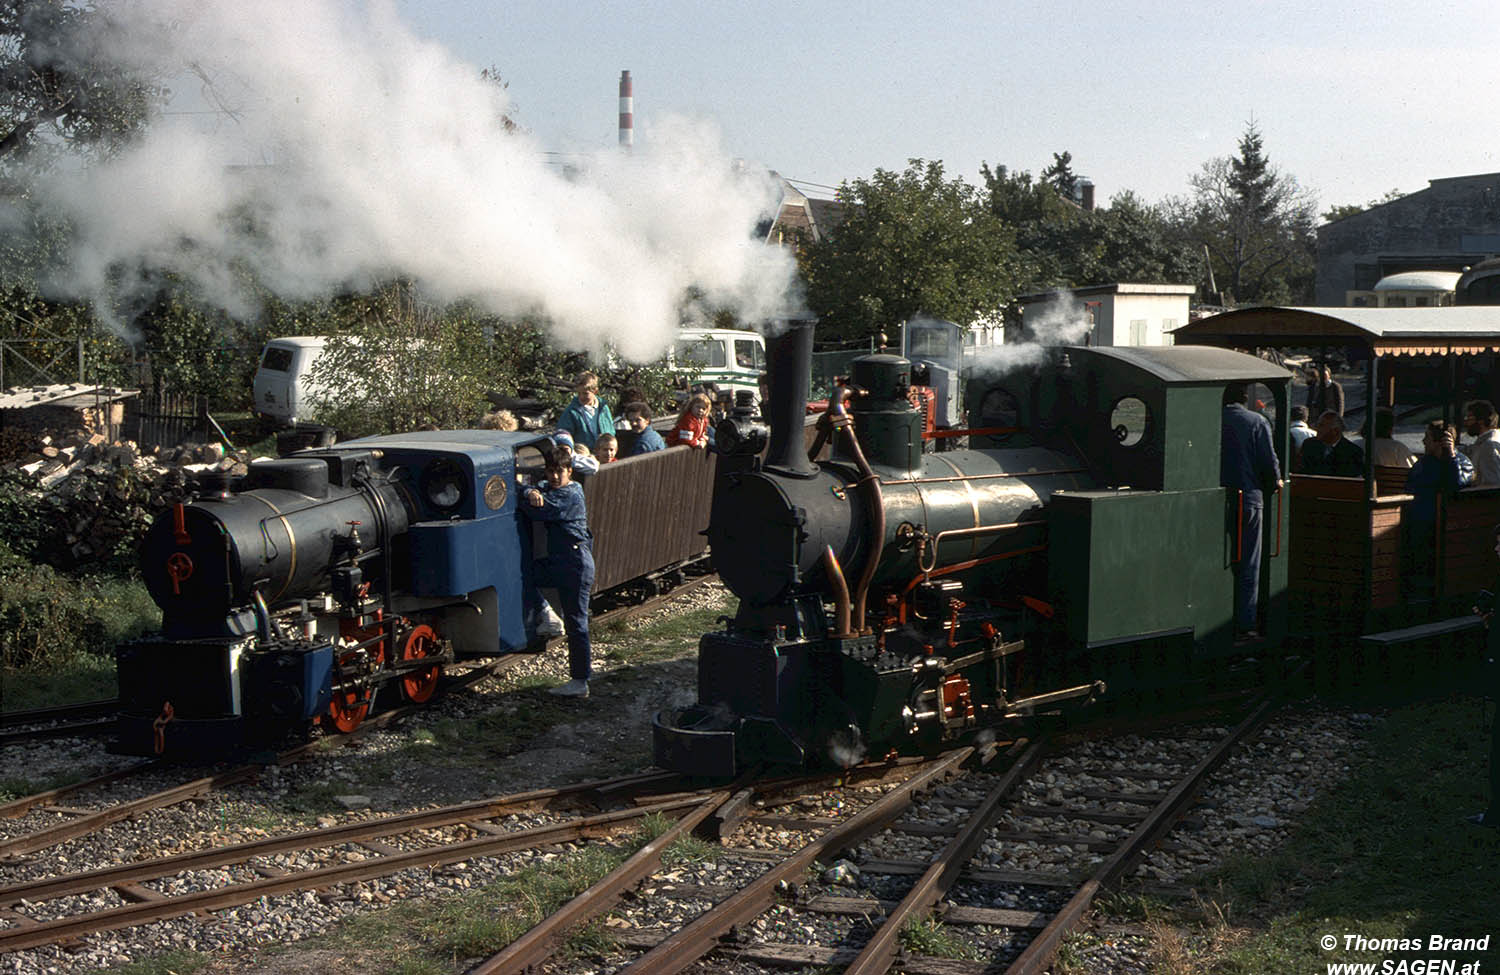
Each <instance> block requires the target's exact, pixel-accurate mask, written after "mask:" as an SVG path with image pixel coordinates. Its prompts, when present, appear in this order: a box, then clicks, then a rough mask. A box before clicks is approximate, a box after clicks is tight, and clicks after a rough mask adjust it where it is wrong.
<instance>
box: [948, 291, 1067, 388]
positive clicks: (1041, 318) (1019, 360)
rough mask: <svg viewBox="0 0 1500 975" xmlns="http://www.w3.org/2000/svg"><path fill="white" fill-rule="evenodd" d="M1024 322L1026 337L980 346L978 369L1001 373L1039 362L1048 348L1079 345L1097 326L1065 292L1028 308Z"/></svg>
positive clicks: (978, 371) (980, 372)
mask: <svg viewBox="0 0 1500 975" xmlns="http://www.w3.org/2000/svg"><path fill="white" fill-rule="evenodd" d="M1025 325H1026V338H1025V341H1022V342H1016V343H1007V344H1005V345H990V346H983V347H981V348H980V349H978V350H977V351H976V353H975V356H974V365H973V368H974V371H975V373H976V374H980V375H992V376H1000V375H1004V374H1005V373H1007V372H1012V371H1014V370H1016V369H1029V368H1033V367H1035V366H1039V365H1041V364H1042V362H1043V361H1045V359H1046V356H1047V349H1049V348H1051V347H1053V346H1058V345H1076V344H1078V343H1079V342H1081V341H1083V339H1084V337H1085V336H1087V335H1088V333H1089V331H1090V330H1091V329H1092V328H1093V327H1094V324H1093V322H1091V321H1090V320H1089V317H1088V314H1087V313H1086V312H1085V311H1084V310H1083V309H1081V308H1079V307H1078V306H1077V304H1076V303H1074V302H1072V301H1070V300H1068V299H1067V298H1066V297H1064V296H1062V295H1059V296H1058V297H1057V298H1056V300H1053V301H1048V302H1046V303H1045V304H1041V305H1033V306H1032V307H1030V308H1028V309H1027V310H1026V319H1025Z"/></svg>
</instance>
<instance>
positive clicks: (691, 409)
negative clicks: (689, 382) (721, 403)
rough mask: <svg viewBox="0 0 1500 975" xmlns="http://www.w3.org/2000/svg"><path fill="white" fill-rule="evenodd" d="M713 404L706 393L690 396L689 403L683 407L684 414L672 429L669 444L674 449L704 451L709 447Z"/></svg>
mask: <svg viewBox="0 0 1500 975" xmlns="http://www.w3.org/2000/svg"><path fill="white" fill-rule="evenodd" d="M712 407H713V403H712V402H711V401H710V400H709V398H708V396H707V395H706V394H704V393H694V394H693V395H691V396H689V397H688V399H687V402H686V403H684V404H683V405H682V412H681V413H680V414H678V416H677V425H676V426H675V427H673V428H672V435H671V437H669V438H668V441H667V442H668V443H669V444H670V445H671V446H673V447H697V448H699V449H702V448H704V447H707V446H708V411H709V410H710V409H711V408H712Z"/></svg>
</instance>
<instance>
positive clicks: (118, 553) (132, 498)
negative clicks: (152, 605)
mask: <svg viewBox="0 0 1500 975" xmlns="http://www.w3.org/2000/svg"><path fill="white" fill-rule="evenodd" d="M12 429H13V428H6V430H5V431H4V433H3V434H0V458H3V457H5V456H6V453H5V452H6V450H7V449H8V448H9V449H10V451H11V456H10V459H9V460H8V461H6V460H0V466H3V467H4V468H5V469H6V470H7V471H8V472H9V473H8V476H6V477H5V479H4V480H5V482H6V488H7V490H9V491H12V492H19V493H22V494H24V495H25V496H26V497H27V499H28V500H29V502H30V503H29V504H27V505H26V507H27V508H28V509H29V510H28V511H27V517H29V518H31V519H34V520H35V522H34V524H32V525H30V526H28V528H29V531H28V532H27V533H26V535H27V537H31V538H35V539H39V540H38V541H37V543H36V545H35V550H34V551H32V552H31V553H30V554H31V556H32V558H33V559H35V560H36V561H44V562H47V563H49V564H51V565H53V566H56V567H57V568H61V569H68V570H76V569H88V568H92V567H96V566H97V564H99V563H110V564H112V565H121V564H125V563H128V562H129V561H130V560H131V552H132V550H133V548H134V546H135V544H136V543H137V542H138V541H139V539H140V536H141V535H142V534H143V533H144V531H145V529H146V528H147V526H149V525H150V523H151V521H152V519H153V518H155V517H156V515H157V514H159V513H160V512H162V511H165V510H167V509H168V508H170V507H171V506H172V505H173V504H175V503H177V502H179V501H184V500H187V499H188V498H189V497H190V495H191V494H192V492H193V489H194V486H195V485H194V477H195V476H196V475H197V474H199V473H202V472H205V471H223V472H227V473H230V474H243V473H245V470H246V464H247V462H248V457H247V456H246V455H245V454H244V453H243V452H239V453H226V452H225V450H224V448H223V446H222V445H221V444H217V443H215V444H194V445H187V446H183V447H175V448H168V449H165V450H158V451H153V452H151V453H146V454H143V453H142V452H141V450H140V448H139V447H137V445H136V444H135V443H134V442H132V441H123V442H119V443H110V442H107V441H106V440H105V438H104V437H102V436H100V435H99V434H93V435H86V434H70V435H68V436H65V437H61V438H54V437H51V436H46V435H41V436H37V435H30V436H31V440H30V442H28V443H26V444H25V445H24V446H23V447H21V448H19V449H18V448H15V447H14V446H13V443H14V441H13V438H11V437H10V436H9V434H10V433H11V430H12ZM0 531H3V528H0Z"/></svg>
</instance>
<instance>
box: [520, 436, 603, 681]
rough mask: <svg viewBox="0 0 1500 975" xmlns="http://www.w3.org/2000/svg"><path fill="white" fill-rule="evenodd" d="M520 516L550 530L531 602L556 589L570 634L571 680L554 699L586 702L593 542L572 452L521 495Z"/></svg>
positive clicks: (558, 451)
mask: <svg viewBox="0 0 1500 975" xmlns="http://www.w3.org/2000/svg"><path fill="white" fill-rule="evenodd" d="M517 510H518V511H520V513H521V514H522V515H523V516H524V517H526V518H530V519H532V520H534V521H539V522H542V523H543V524H544V525H545V526H546V530H547V557H546V558H542V559H537V560H536V561H535V562H533V563H532V572H531V581H532V586H533V593H532V599H533V600H534V602H535V603H536V604H540V602H541V594H540V592H539V590H541V589H543V588H556V589H557V592H558V595H559V597H560V598H561V601H562V607H561V608H562V616H563V625H564V627H566V629H567V633H568V676H569V677H570V678H571V679H570V680H569V681H568V682H567V683H566V684H563V685H562V686H561V687H554V688H552V691H551V693H553V694H559V695H562V696H563V697H588V696H589V678H590V677H592V676H593V671H592V665H591V664H592V656H593V651H592V647H591V645H590V643H589V593H590V591H591V590H592V589H593V587H594V551H593V546H592V539H593V536H592V535H591V534H590V533H589V521H588V512H587V510H585V508H584V502H583V488H582V486H580V485H579V484H577V483H576V482H575V481H574V480H573V452H572V451H571V450H570V449H568V447H567V446H565V445H563V444H560V443H559V444H556V445H555V446H554V447H553V449H552V454H551V456H549V457H548V459H547V480H546V481H543V482H542V483H541V484H540V485H539V486H537V487H529V488H526V489H525V490H524V491H522V492H521V499H520V504H519V505H518V506H517Z"/></svg>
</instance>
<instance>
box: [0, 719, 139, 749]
mask: <svg viewBox="0 0 1500 975" xmlns="http://www.w3.org/2000/svg"><path fill="white" fill-rule="evenodd" d="M114 727H115V719H114V718H89V719H85V720H81V721H66V722H63V723H61V724H51V725H45V726H42V727H36V728H5V729H3V730H0V745H7V744H10V743H11V742H16V741H39V740H42V739H46V738H88V737H91V736H93V735H102V734H108V733H109V732H110V731H113V730H114Z"/></svg>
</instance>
